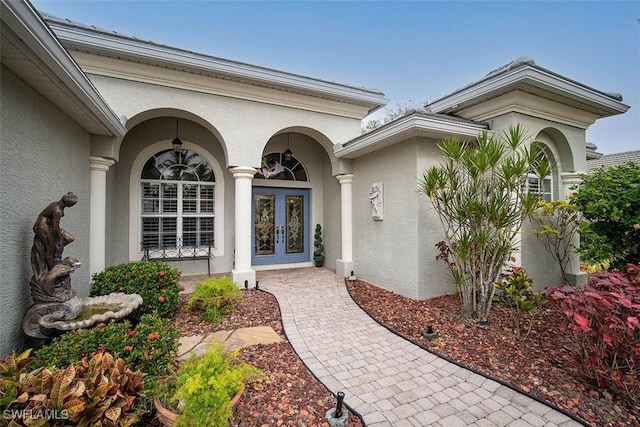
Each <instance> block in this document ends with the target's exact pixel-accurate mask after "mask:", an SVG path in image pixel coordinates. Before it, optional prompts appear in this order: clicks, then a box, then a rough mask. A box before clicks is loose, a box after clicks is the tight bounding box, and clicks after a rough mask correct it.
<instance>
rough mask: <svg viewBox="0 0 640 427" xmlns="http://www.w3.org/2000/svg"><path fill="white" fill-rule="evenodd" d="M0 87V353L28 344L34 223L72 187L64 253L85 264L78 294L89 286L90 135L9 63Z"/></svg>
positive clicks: (74, 282) (75, 279)
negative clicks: (73, 202) (25, 329)
mask: <svg viewBox="0 0 640 427" xmlns="http://www.w3.org/2000/svg"><path fill="white" fill-rule="evenodd" d="M1 73H2V79H0V92H1V93H2V109H1V116H0V117H1V121H0V140H1V144H0V182H2V186H0V200H2V203H0V225H1V229H2V239H0V253H2V254H4V256H3V257H2V258H0V272H1V273H0V325H2V326H1V335H0V355H4V354H6V353H7V352H9V351H10V350H11V349H12V348H15V347H17V346H19V345H21V343H22V328H21V324H22V317H23V316H24V314H25V312H26V311H27V308H28V306H29V305H30V304H31V302H32V301H31V296H30V293H29V279H30V277H31V275H32V270H31V263H30V257H31V255H30V254H31V246H32V242H33V231H32V227H33V223H34V222H35V220H36V217H37V216H38V214H39V213H40V212H41V211H42V209H44V208H45V207H46V206H47V205H48V204H49V203H51V202H52V201H56V200H59V199H60V197H62V195H64V194H65V193H66V192H67V191H73V192H74V193H76V194H77V195H78V204H77V205H75V206H73V207H72V208H67V209H66V210H65V216H64V218H63V220H62V223H61V225H62V227H63V228H64V229H65V230H67V231H68V232H70V233H71V234H72V235H73V236H74V237H75V241H74V242H72V243H71V244H70V245H69V246H67V248H66V249H65V251H64V256H73V257H76V258H78V259H79V260H80V261H81V262H82V264H83V266H82V267H81V268H80V269H78V270H77V271H76V272H75V273H74V274H73V275H72V276H71V278H72V279H71V286H72V288H73V289H74V290H76V292H77V293H78V294H79V295H80V296H86V295H87V294H88V287H89V280H90V277H89V205H90V203H89V201H90V185H89V184H90V182H89V176H90V172H89V134H88V133H87V132H85V131H84V130H83V129H82V128H80V127H79V126H78V125H77V124H76V123H75V122H73V121H72V120H71V119H70V118H69V117H68V116H67V115H66V114H64V113H63V112H61V111H60V110H59V109H57V108H56V107H54V106H53V105H52V104H51V103H49V102H48V101H47V100H45V99H44V98H43V97H42V96H40V95H39V94H38V93H37V92H35V91H34V90H33V89H32V88H31V87H30V86H28V85H27V84H26V83H24V81H22V80H20V78H19V77H18V76H16V75H15V74H14V73H13V72H12V71H10V70H9V69H8V68H6V67H4V66H3V67H2V69H1Z"/></svg>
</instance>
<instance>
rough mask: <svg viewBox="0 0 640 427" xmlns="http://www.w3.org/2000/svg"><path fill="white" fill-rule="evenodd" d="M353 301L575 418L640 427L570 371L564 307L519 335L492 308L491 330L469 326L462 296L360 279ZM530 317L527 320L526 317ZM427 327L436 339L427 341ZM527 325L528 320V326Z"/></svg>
mask: <svg viewBox="0 0 640 427" xmlns="http://www.w3.org/2000/svg"><path fill="white" fill-rule="evenodd" d="M346 282H347V288H348V290H349V292H350V294H351V296H352V298H353V299H354V300H355V301H356V303H358V304H359V305H360V306H361V307H362V308H363V309H365V310H366V311H367V312H368V313H369V314H370V315H371V316H372V317H373V318H374V319H375V320H377V321H378V322H379V323H381V324H383V325H384V326H386V327H387V328H389V329H390V330H392V331H394V332H396V333H397V334H399V335H401V336H403V337H405V338H406V339H408V340H410V341H412V342H414V343H416V344H418V345H420V346H422V347H425V348H427V349H429V350H431V351H433V352H434V353H436V354H439V355H442V356H444V357H446V358H448V359H450V360H452V361H454V362H457V363H458V364H461V365H463V366H466V367H469V368H471V369H473V370H475V371H477V372H479V373H481V374H485V375H488V376H490V377H493V378H496V379H498V380H501V381H502V382H505V383H508V384H510V385H512V386H513V387H514V388H516V389H519V390H522V391H524V392H526V393H529V394H531V395H533V396H536V397H537V398H539V399H541V400H543V401H546V402H549V403H551V404H553V405H554V406H556V407H558V408H561V409H563V410H565V411H567V412H569V413H572V414H574V415H575V416H577V417H578V418H580V419H581V420H583V421H584V422H586V423H587V424H589V425H592V426H597V427H600V426H638V425H640V408H638V407H633V406H631V405H628V404H625V401H624V399H623V398H622V397H621V396H616V395H614V394H612V393H610V392H609V391H606V390H600V389H597V388H596V387H594V386H593V385H591V384H587V383H585V382H583V381H582V380H581V379H580V378H579V377H578V376H577V374H576V373H575V372H574V371H573V370H572V368H571V367H570V361H571V355H570V354H569V352H568V351H567V350H566V349H565V346H566V345H568V344H569V340H568V338H567V334H566V333H565V332H563V331H561V330H560V326H559V325H560V322H561V320H562V313H561V312H560V310H559V308H557V307H555V306H551V305H545V306H544V307H543V308H542V309H541V310H540V311H539V312H538V313H537V314H536V315H535V317H534V318H533V326H532V328H531V331H530V333H529V335H528V336H525V333H524V332H523V333H522V334H521V336H520V337H518V336H517V335H516V334H515V333H514V328H513V321H512V317H511V316H512V313H511V311H510V310H509V309H508V308H507V307H505V306H503V305H499V304H494V305H493V306H492V309H491V314H490V317H489V321H490V324H489V325H479V324H477V323H474V322H469V321H465V320H464V319H462V318H461V317H460V315H459V313H460V312H461V305H460V300H459V297H458V295H452V296H444V297H439V298H433V299H428V300H412V299H410V298H406V297H403V296H401V295H398V294H395V293H393V292H390V291H387V290H385V289H382V288H380V287H377V286H374V285H371V284H369V283H367V282H364V281H361V280H355V281H346ZM526 320H527V321H528V320H531V319H530V318H527V319H526ZM428 324H432V325H433V329H435V330H437V332H438V338H436V339H434V340H431V341H429V340H426V339H425V338H424V337H423V336H422V332H423V331H424V330H425V329H426V328H427V325H428ZM525 324H528V322H525Z"/></svg>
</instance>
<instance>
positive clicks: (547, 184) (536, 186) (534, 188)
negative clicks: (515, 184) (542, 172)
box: [525, 142, 554, 202]
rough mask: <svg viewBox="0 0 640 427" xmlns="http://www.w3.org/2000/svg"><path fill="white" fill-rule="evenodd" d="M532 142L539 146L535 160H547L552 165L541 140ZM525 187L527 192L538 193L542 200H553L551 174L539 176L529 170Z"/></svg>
mask: <svg viewBox="0 0 640 427" xmlns="http://www.w3.org/2000/svg"><path fill="white" fill-rule="evenodd" d="M534 144H537V145H538V148H539V152H538V155H537V157H536V162H548V164H550V165H553V164H554V163H553V160H552V157H551V156H550V155H549V152H548V151H549V150H548V148H547V147H546V145H544V144H543V143H541V142H534ZM525 188H526V190H527V192H533V193H536V194H538V195H539V196H540V198H541V199H542V200H545V201H547V202H550V201H552V200H554V194H553V176H552V175H547V176H545V177H540V176H538V175H536V174H535V173H532V172H530V173H528V174H527V179H526V181H525Z"/></svg>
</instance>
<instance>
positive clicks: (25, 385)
mask: <svg viewBox="0 0 640 427" xmlns="http://www.w3.org/2000/svg"><path fill="white" fill-rule="evenodd" d="M28 360H29V353H28V351H27V352H24V353H22V354H20V355H16V354H15V353H12V354H10V355H9V356H8V357H7V358H5V360H4V361H3V362H0V373H1V374H2V375H1V376H0V378H2V382H1V383H0V395H2V397H3V398H2V401H1V404H0V408H1V409H2V410H3V414H5V413H7V412H8V413H9V414H10V415H11V418H12V419H11V421H10V423H9V426H15V427H19V426H45V425H54V426H62V425H69V423H72V425H78V426H94V425H110V426H123V427H125V426H131V425H133V424H134V423H135V422H137V421H138V420H139V419H140V416H141V415H142V414H141V410H140V409H139V408H138V407H137V406H136V405H135V403H136V401H137V400H138V397H140V396H141V393H142V389H143V376H144V374H143V373H142V372H140V371H139V370H138V371H135V372H134V371H132V370H131V369H130V368H129V366H128V365H127V364H126V363H125V362H124V360H122V359H115V358H114V357H113V356H112V355H111V354H109V353H107V352H104V351H101V352H97V353H95V354H94V355H93V356H92V357H91V358H90V359H89V358H82V359H81V360H79V361H77V362H75V363H73V364H70V365H68V366H67V367H65V368H56V367H53V368H49V367H42V368H38V369H36V370H33V371H30V372H27V371H26V367H27V362H28ZM12 397H13V399H11V398H12ZM9 399H11V400H9ZM41 415H42V416H41Z"/></svg>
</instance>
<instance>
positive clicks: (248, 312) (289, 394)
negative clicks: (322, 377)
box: [172, 289, 362, 427]
mask: <svg viewBox="0 0 640 427" xmlns="http://www.w3.org/2000/svg"><path fill="white" fill-rule="evenodd" d="M242 293H243V302H242V304H238V305H236V306H235V307H234V308H233V310H232V311H231V312H230V313H228V314H226V315H224V316H223V318H222V322H221V323H220V324H217V325H213V324H211V323H209V322H206V321H203V320H201V319H200V318H199V317H198V315H197V314H196V313H189V312H188V311H187V310H186V307H185V306H186V302H187V300H188V298H189V295H188V294H185V295H181V297H180V299H181V301H180V306H179V307H178V310H177V312H176V315H175V317H174V319H173V321H172V323H173V324H174V325H176V326H177V327H178V328H179V329H180V332H181V333H182V335H183V336H189V335H196V334H198V335H199V334H208V333H211V332H215V331H221V330H230V329H237V328H244V327H251V326H260V325H266V326H271V327H272V328H273V330H274V331H276V332H277V333H278V334H280V336H282V337H283V338H284V339H285V341H283V342H280V343H276V344H269V345H254V346H250V347H245V348H243V349H242V350H241V352H240V354H239V356H238V358H239V360H241V361H243V362H247V363H250V364H252V365H254V366H256V367H258V368H260V369H261V370H262V371H263V372H264V374H265V378H264V379H263V380H260V381H258V382H256V383H253V384H250V385H248V386H247V388H246V390H245V392H244V394H243V395H242V398H241V399H240V403H239V404H238V406H236V408H235V409H234V414H235V418H234V420H233V423H232V425H234V426H242V427H263V426H264V427H266V426H309V427H312V426H319V427H328V426H329V424H328V423H327V421H326V420H325V414H326V412H327V411H328V410H329V409H330V408H332V407H335V404H336V398H335V397H334V396H333V395H332V394H331V393H330V392H329V391H328V390H327V389H326V388H325V387H324V386H323V385H322V383H320V381H318V380H317V379H316V378H315V377H314V376H313V375H312V374H311V373H310V371H309V370H308V369H307V367H306V366H305V365H304V363H302V361H301V360H300V358H299V357H298V355H297V354H296V352H295V351H294V350H293V347H291V344H290V343H289V341H287V340H286V336H285V334H284V332H283V329H282V322H281V317H280V308H279V307H278V303H277V301H276V298H275V297H274V296H273V295H271V294H269V293H267V292H263V291H256V290H254V289H249V290H243V291H242ZM347 403H348V400H347ZM348 426H350V427H361V426H362V423H361V422H360V420H359V418H357V417H356V416H354V415H352V414H350V415H349V423H348Z"/></svg>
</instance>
